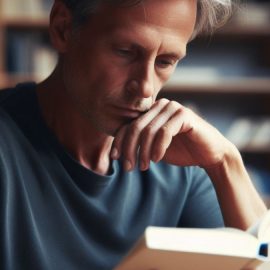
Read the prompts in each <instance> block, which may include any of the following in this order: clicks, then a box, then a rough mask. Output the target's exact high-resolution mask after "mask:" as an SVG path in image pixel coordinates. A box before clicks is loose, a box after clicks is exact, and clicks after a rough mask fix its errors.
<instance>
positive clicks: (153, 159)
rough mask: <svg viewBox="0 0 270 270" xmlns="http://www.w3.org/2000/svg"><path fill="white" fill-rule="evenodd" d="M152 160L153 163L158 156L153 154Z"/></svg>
mask: <svg viewBox="0 0 270 270" xmlns="http://www.w3.org/2000/svg"><path fill="white" fill-rule="evenodd" d="M152 161H154V162H155V163H156V162H158V156H157V155H153V158H152Z"/></svg>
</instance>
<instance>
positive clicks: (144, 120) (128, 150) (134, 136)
mask: <svg viewBox="0 0 270 270" xmlns="http://www.w3.org/2000/svg"><path fill="white" fill-rule="evenodd" d="M168 103H169V101H168V100H167V99H161V100H159V101H157V102H156V103H155V104H154V105H153V107H152V108H151V109H150V110H149V111H148V112H147V113H145V114H144V115H142V116H140V117H139V118H138V119H136V120H134V121H133V122H132V123H131V124H130V125H129V126H128V128H127V129H126V130H125V134H124V137H123V138H122V140H121V143H122V146H121V147H122V151H121V153H122V155H123V160H124V169H125V170H127V171H129V170H132V169H134V167H135V165H136V160H137V153H138V149H139V139H140V135H141V132H142V131H143V130H144V128H145V127H146V126H147V125H148V124H149V123H150V122H151V121H152V120H153V119H154V118H155V117H156V116H157V115H158V114H159V113H160V111H161V110H162V109H163V108H164V106H166V104H168Z"/></svg>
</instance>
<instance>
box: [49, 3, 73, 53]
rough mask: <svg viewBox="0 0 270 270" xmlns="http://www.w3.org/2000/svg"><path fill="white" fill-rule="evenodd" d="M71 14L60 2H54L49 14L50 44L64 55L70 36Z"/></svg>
mask: <svg viewBox="0 0 270 270" xmlns="http://www.w3.org/2000/svg"><path fill="white" fill-rule="evenodd" d="M72 19H73V18H72V14H71V12H70V10H69V9H68V8H67V7H66V5H65V4H64V3H63V1H61V0H55V2H54V4H53V7H52V10H51V14H50V27H49V33H50V37H51V42H52V44H53V46H54V47H55V49H56V50H57V51H58V52H59V53H65V52H66V51H67V49H68V47H69V43H70V40H71V35H72Z"/></svg>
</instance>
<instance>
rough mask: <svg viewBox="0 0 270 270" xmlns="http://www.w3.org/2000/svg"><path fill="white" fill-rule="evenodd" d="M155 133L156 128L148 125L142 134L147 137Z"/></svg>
mask: <svg viewBox="0 0 270 270" xmlns="http://www.w3.org/2000/svg"><path fill="white" fill-rule="evenodd" d="M153 134H154V128H153V126H152V125H148V126H147V127H145V129H144V130H143V133H142V135H143V136H146V137H149V136H152V135H153Z"/></svg>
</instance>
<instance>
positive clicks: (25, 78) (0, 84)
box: [0, 74, 39, 89]
mask: <svg viewBox="0 0 270 270" xmlns="http://www.w3.org/2000/svg"><path fill="white" fill-rule="evenodd" d="M33 81H39V78H38V76H33V75H18V74H16V75H11V74H9V75H7V74H0V88H1V89H4V88H8V87H14V86H15V85H16V84H18V83H22V82H33Z"/></svg>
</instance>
